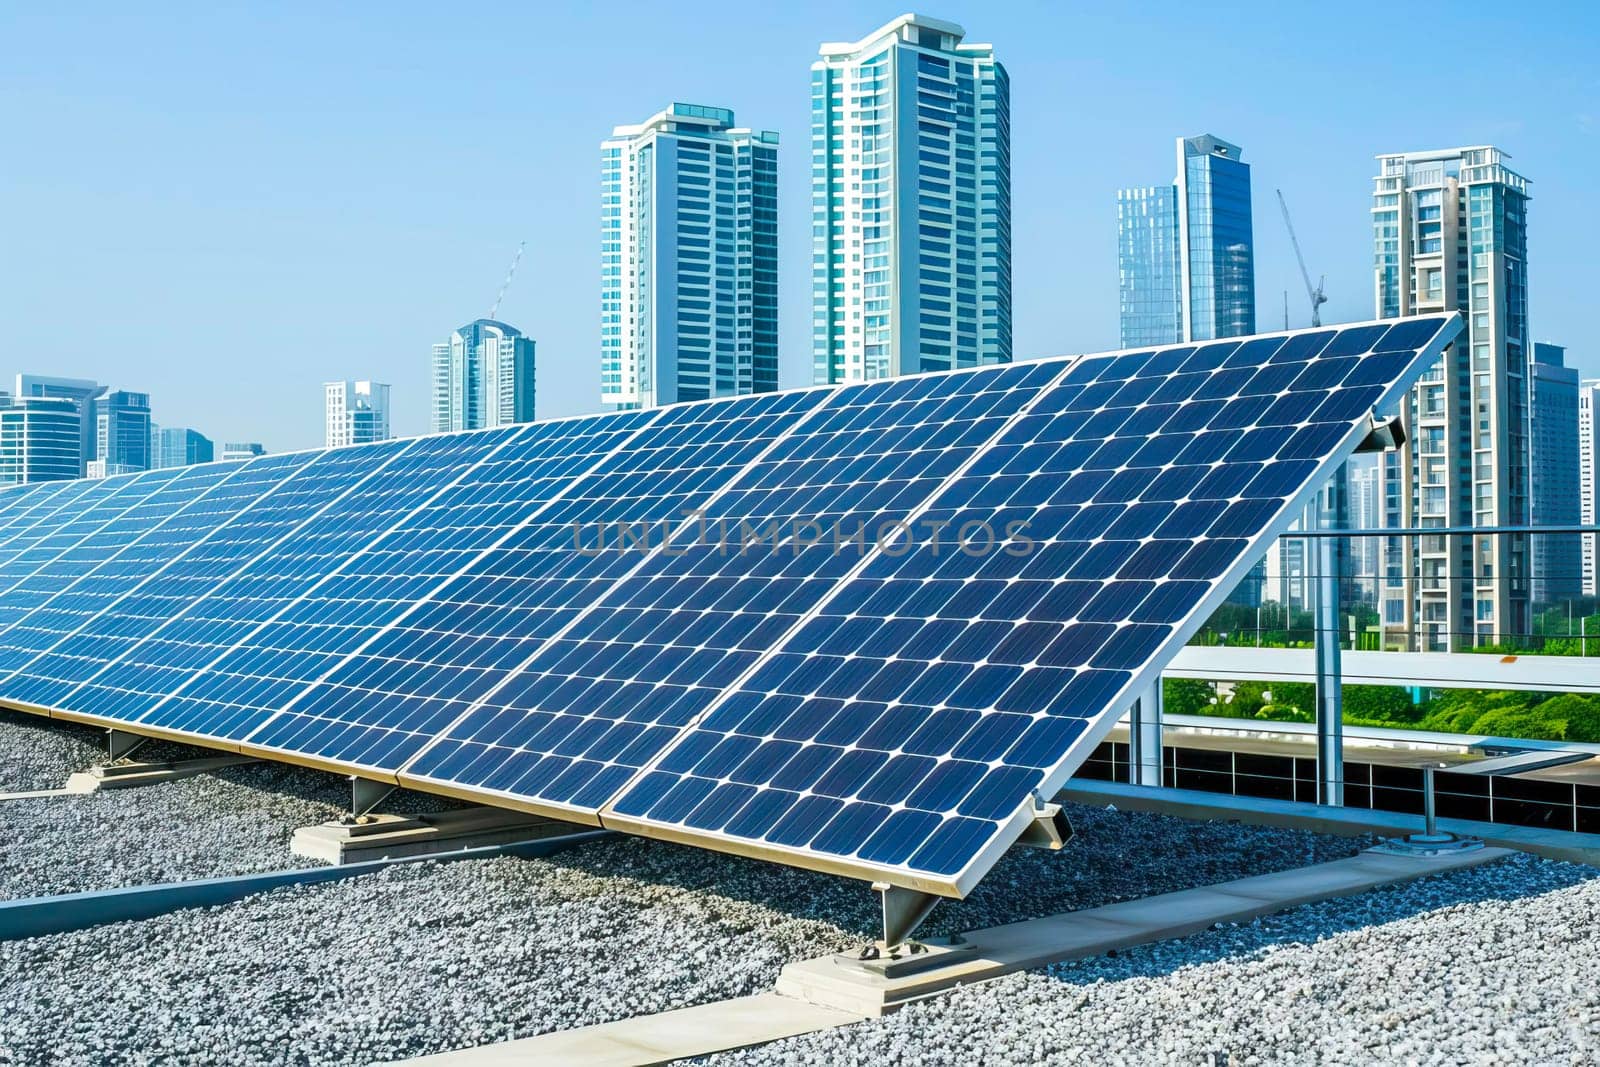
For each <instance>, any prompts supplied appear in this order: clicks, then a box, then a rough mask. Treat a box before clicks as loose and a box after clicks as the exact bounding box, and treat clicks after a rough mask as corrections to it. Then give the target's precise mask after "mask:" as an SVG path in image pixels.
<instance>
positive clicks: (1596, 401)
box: [1578, 378, 1600, 597]
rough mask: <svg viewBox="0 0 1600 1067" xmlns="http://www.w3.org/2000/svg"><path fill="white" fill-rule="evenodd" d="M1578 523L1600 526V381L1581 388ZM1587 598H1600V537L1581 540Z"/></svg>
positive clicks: (1584, 383)
mask: <svg viewBox="0 0 1600 1067" xmlns="http://www.w3.org/2000/svg"><path fill="white" fill-rule="evenodd" d="M1578 521H1579V522H1581V523H1583V524H1584V525H1585V526H1594V525H1597V524H1600V378H1590V379H1587V380H1586V381H1583V382H1581V383H1580V384H1579V386H1578ZM1578 544H1579V548H1578V551H1579V556H1580V558H1579V563H1580V566H1581V567H1582V573H1583V595H1584V596H1592V597H1600V535H1597V534H1592V533H1589V534H1583V535H1582V536H1581V537H1579V538H1578Z"/></svg>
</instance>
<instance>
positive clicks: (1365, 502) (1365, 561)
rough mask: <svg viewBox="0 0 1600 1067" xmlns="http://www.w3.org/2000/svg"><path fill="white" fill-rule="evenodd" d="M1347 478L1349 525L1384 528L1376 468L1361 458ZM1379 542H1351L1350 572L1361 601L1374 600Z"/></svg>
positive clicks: (1365, 539) (1379, 475)
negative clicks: (1348, 485) (1348, 479)
mask: <svg viewBox="0 0 1600 1067" xmlns="http://www.w3.org/2000/svg"><path fill="white" fill-rule="evenodd" d="M1348 471H1349V475H1350V526H1351V527H1353V528H1354V529H1357V530H1376V529H1378V528H1379V527H1381V526H1382V525H1383V479H1382V473H1381V472H1380V471H1379V470H1378V465H1377V464H1376V463H1374V462H1371V461H1370V460H1368V459H1365V458H1363V460H1362V461H1361V462H1355V461H1352V462H1351V463H1350V464H1349V466H1348ZM1381 547H1382V545H1381V542H1380V541H1379V540H1378V539H1377V538H1375V537H1357V538H1353V539H1351V541H1350V573H1351V577H1352V578H1354V579H1355V581H1356V588H1357V590H1359V592H1360V595H1361V598H1362V599H1363V600H1370V601H1372V602H1374V603H1376V601H1377V595H1378V591H1377V577H1378V564H1379V560H1380V558H1381V553H1380V552H1379V549H1380V548H1381Z"/></svg>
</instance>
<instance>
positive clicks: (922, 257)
mask: <svg viewBox="0 0 1600 1067" xmlns="http://www.w3.org/2000/svg"><path fill="white" fill-rule="evenodd" d="M965 33H966V31H965V30H963V29H962V28H961V27H960V26H957V25H956V24H955V23H953V22H943V21H940V20H938V19H931V18H926V17H924V16H921V15H902V16H900V17H899V18H897V19H895V20H894V21H893V22H890V23H889V24H888V25H886V26H883V27H882V28H880V29H878V30H875V31H874V32H872V33H870V34H868V35H867V36H866V37H863V38H862V39H861V40H859V41H850V42H843V43H836V44H824V45H823V46H822V49H821V54H822V58H821V59H820V60H818V61H817V62H816V63H813V64H812V66H811V174H812V178H811V213H812V218H811V222H812V225H811V241H812V271H811V284H812V309H813V310H812V352H813V377H814V379H815V380H816V381H817V382H818V383H823V382H855V381H864V380H867V379H871V378H883V377H888V376H891V375H898V374H915V373H917V372H919V371H930V370H942V369H945V368H950V367H973V366H978V365H980V364H985V363H1009V362H1010V361H1011V83H1010V79H1009V78H1008V77H1007V75H1006V70H1005V68H1004V67H1003V66H1001V65H1000V63H999V62H998V61H996V59H995V57H994V49H993V47H991V46H990V45H985V44H965V43H963V42H962V37H963V36H965Z"/></svg>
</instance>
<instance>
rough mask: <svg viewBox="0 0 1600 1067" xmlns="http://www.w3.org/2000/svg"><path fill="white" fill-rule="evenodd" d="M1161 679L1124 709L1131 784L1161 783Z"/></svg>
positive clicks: (1162, 726) (1162, 718)
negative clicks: (1130, 708)
mask: <svg viewBox="0 0 1600 1067" xmlns="http://www.w3.org/2000/svg"><path fill="white" fill-rule="evenodd" d="M1164 717H1165V714H1164V710H1163V708H1162V706H1161V679H1160V678H1159V677H1158V678H1157V679H1156V680H1155V682H1154V683H1152V684H1151V686H1150V688H1149V689H1146V690H1145V691H1144V692H1143V693H1142V694H1140V696H1139V699H1138V700H1135V701H1134V702H1133V708H1132V710H1131V711H1130V712H1129V713H1128V781H1129V783H1130V784H1132V785H1150V786H1159V785H1161V740H1162V731H1163V729H1164V726H1165V723H1164V721H1163V720H1164Z"/></svg>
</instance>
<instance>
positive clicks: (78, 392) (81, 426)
mask: <svg viewBox="0 0 1600 1067" xmlns="http://www.w3.org/2000/svg"><path fill="white" fill-rule="evenodd" d="M105 392H106V387H105V386H103V385H101V384H100V383H99V382H95V381H90V380H89V379H87V378H57V377H54V376H52V375H48V374H19V375H17V390H16V396H17V399H18V400H22V399H25V398H28V397H54V398H56V399H61V400H70V401H72V403H73V405H74V407H75V408H76V410H77V412H78V472H77V474H75V475H73V477H75V478H76V477H82V476H83V475H85V474H87V473H88V472H89V464H90V462H91V461H93V460H94V458H95V456H96V454H97V453H96V452H95V447H96V441H95V433H96V428H97V424H98V420H97V418H96V416H97V414H98V412H97V410H96V402H97V401H98V400H99V398H100V397H102V396H104V395H105Z"/></svg>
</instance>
